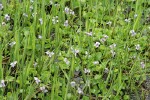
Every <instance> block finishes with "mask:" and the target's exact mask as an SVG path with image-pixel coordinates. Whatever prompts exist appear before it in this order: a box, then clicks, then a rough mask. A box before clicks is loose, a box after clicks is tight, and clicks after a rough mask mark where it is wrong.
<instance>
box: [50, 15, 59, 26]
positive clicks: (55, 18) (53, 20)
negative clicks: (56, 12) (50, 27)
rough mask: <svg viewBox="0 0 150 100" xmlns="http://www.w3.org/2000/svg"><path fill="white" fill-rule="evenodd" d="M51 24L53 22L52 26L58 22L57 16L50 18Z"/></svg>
mask: <svg viewBox="0 0 150 100" xmlns="http://www.w3.org/2000/svg"><path fill="white" fill-rule="evenodd" d="M52 22H53V24H56V23H58V22H59V20H58V16H55V17H53V18H52Z"/></svg>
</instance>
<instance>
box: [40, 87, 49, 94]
mask: <svg viewBox="0 0 150 100" xmlns="http://www.w3.org/2000/svg"><path fill="white" fill-rule="evenodd" d="M40 90H41V91H42V92H44V93H46V92H48V90H47V89H46V88H45V86H42V87H40Z"/></svg>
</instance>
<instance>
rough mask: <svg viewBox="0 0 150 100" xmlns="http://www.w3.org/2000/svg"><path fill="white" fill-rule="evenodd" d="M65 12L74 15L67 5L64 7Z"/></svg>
mask: <svg viewBox="0 0 150 100" xmlns="http://www.w3.org/2000/svg"><path fill="white" fill-rule="evenodd" d="M65 13H66V14H71V15H74V11H73V10H71V9H70V8H68V7H65Z"/></svg>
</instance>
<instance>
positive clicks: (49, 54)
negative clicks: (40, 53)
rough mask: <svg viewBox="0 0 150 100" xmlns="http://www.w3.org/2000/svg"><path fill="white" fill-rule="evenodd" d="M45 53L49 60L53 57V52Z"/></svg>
mask: <svg viewBox="0 0 150 100" xmlns="http://www.w3.org/2000/svg"><path fill="white" fill-rule="evenodd" d="M45 53H46V54H47V55H48V56H49V57H50V58H51V57H52V56H53V55H54V52H49V51H46V52H45Z"/></svg>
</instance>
